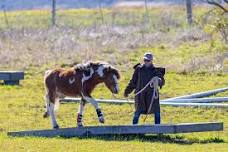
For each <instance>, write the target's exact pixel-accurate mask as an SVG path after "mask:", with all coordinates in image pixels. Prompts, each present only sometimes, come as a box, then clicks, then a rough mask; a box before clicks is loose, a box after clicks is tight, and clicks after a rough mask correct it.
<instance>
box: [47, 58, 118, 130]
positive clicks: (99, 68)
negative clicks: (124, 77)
mask: <svg viewBox="0 0 228 152" xmlns="http://www.w3.org/2000/svg"><path fill="white" fill-rule="evenodd" d="M119 78H120V74H119V72H118V70H117V69H115V68H114V67H113V66H111V65H109V64H107V63H103V62H96V63H92V62H89V63H86V64H77V65H76V66H75V67H72V68H70V69H55V70H48V71H46V72H45V77H44V83H45V88H46V95H45V100H46V112H45V113H44V118H46V117H48V116H49V115H50V116H51V122H52V126H53V128H54V129H57V128H59V126H58V124H57V121H56V118H55V106H56V105H57V104H58V101H59V99H60V98H63V97H65V96H70V97H76V96H80V97H81V102H80V105H79V111H78V115H77V125H78V126H82V115H83V111H84V106H85V103H86V102H90V103H91V104H92V105H93V106H94V107H95V108H96V112H97V116H98V119H99V122H100V123H104V116H103V113H102V112H101V109H100V108H99V105H98V103H97V101H96V100H94V99H93V98H92V97H91V92H92V91H93V90H94V88H95V87H96V86H97V85H98V84H99V83H103V82H104V84H105V85H106V87H107V88H108V89H109V90H110V91H111V92H112V93H114V94H117V93H118V91H119V87H118V79H119Z"/></svg>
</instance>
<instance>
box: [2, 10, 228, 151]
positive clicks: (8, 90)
mask: <svg viewBox="0 0 228 152" xmlns="http://www.w3.org/2000/svg"><path fill="white" fill-rule="evenodd" d="M184 11H185V10H184V9H183V8H181V7H178V9H177V8H175V7H174V8H170V9H163V8H155V9H151V10H150V12H149V15H150V21H149V23H147V24H145V23H144V19H145V18H144V15H145V14H144V11H143V9H139V8H134V9H124V10H111V9H107V10H104V23H102V21H101V19H100V14H99V10H64V11H59V14H58V19H59V20H58V26H57V27H56V28H51V27H50V21H49V16H47V15H48V14H49V12H48V11H38V10H34V11H17V12H9V13H8V20H9V25H10V27H9V28H8V27H7V26H6V24H5V22H4V19H3V14H1V13H0V18H1V19H0V69H3V70H10V69H13V70H16V69H17V70H18V69H19V70H24V71H25V73H26V76H25V80H23V81H22V83H21V85H20V86H4V85H0V151H111V150H112V151H167V152H169V151H183V152H187V151H199V152H201V151H219V152H220V151H221V152H225V151H228V109H217V108H183V107H179V108H177V107H167V106H163V107H162V123H180V122H202V121H221V122H224V131H223V132H207V133H190V134H176V135H160V136H157V135H146V136H100V137H92V138H70V139H68V138H60V137H59V138H51V139H49V138H35V137H33V138H31V137H27V138H26V137H25V138H13V137H8V136H7V132H8V131H15V130H28V129H46V128H51V124H50V120H49V119H43V118H42V115H43V112H44V110H45V109H44V100H43V95H44V87H43V73H44V71H45V70H47V69H49V68H54V67H69V66H71V65H72V64H74V63H78V62H82V61H86V60H105V61H107V62H109V63H111V64H113V65H114V66H116V67H118V68H119V69H120V71H121V75H122V78H121V80H120V88H121V92H120V94H119V95H118V97H120V98H123V90H124V88H125V86H126V84H127V82H128V81H129V79H130V77H131V73H132V72H133V69H132V66H133V65H134V64H135V63H137V62H140V60H141V59H140V58H141V56H142V55H143V54H144V52H146V51H147V50H152V52H153V53H154V55H155V64H156V65H159V66H164V67H166V68H167V74H166V77H165V78H166V85H165V87H164V88H163V89H162V90H161V98H168V97H174V96H178V95H184V94H189V93H193V92H199V91H206V90H210V89H215V88H220V87H226V86H228V75H227V74H226V68H227V67H228V66H227V64H228V62H227V60H226V58H225V57H224V56H225V55H226V54H227V49H228V46H227V44H226V43H224V41H223V40H222V39H221V37H220V36H219V33H217V34H216V35H213V38H212V36H211V35H210V33H207V32H205V31H204V29H203V27H202V26H201V25H199V24H197V23H195V24H194V25H193V26H192V27H189V26H188V25H187V24H186V23H185V16H184V15H183V13H184ZM207 11H208V9H207V8H204V9H202V8H201V9H200V8H196V9H195V16H196V17H195V18H196V20H200V18H201V17H202V15H203V14H204V13H205V12H207ZM93 96H94V97H96V98H112V95H111V93H110V92H109V91H108V90H107V89H106V88H105V87H104V86H103V85H100V86H99V87H98V88H97V89H96V91H95V92H94V93H93ZM218 96H228V93H222V94H219V95H218ZM101 107H102V110H103V112H104V114H105V118H106V125H118V124H130V123H131V119H132V115H133V111H132V109H131V107H130V106H129V105H127V104H126V105H107V104H101ZM77 109H78V104H73V103H71V104H64V105H60V109H59V111H58V113H57V120H58V122H59V125H60V126H61V127H74V126H76V113H77ZM84 122H85V125H99V124H98V120H97V117H96V114H95V109H94V108H93V107H92V106H91V105H90V104H87V105H86V109H85V117H84ZM151 122H153V119H152V117H149V118H148V119H147V121H146V122H140V123H151Z"/></svg>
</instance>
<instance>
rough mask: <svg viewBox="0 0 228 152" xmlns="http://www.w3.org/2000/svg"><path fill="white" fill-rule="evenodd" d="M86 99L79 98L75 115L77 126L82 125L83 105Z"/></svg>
mask: <svg viewBox="0 0 228 152" xmlns="http://www.w3.org/2000/svg"><path fill="white" fill-rule="evenodd" d="M85 103H86V101H85V100H83V99H82V100H81V102H80V104H79V110H78V115H77V125H78V127H82V126H83V121H82V118H83V112H84V106H85Z"/></svg>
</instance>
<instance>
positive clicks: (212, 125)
mask: <svg viewBox="0 0 228 152" xmlns="http://www.w3.org/2000/svg"><path fill="white" fill-rule="evenodd" d="M222 130H223V123H222V122H205V123H182V124H160V125H122V126H88V127H76V128H62V129H56V130H55V129H52V130H31V131H19V132H8V136H19V137H23V136H36V137H58V136H60V137H78V136H96V135H129V134H175V133H191V132H207V131H222Z"/></svg>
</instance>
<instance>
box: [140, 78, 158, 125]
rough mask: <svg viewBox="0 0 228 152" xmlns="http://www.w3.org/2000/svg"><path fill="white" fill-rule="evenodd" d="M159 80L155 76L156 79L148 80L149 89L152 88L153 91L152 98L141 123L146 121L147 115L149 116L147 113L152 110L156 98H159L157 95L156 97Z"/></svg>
mask: <svg viewBox="0 0 228 152" xmlns="http://www.w3.org/2000/svg"><path fill="white" fill-rule="evenodd" d="M159 79H160V78H159V77H157V76H156V77H153V78H152V79H151V80H150V87H151V88H154V90H153V95H152V98H151V101H150V106H149V108H148V110H147V114H146V117H145V118H144V120H143V122H145V121H146V119H147V116H148V114H149V112H150V110H151V108H152V105H153V103H154V100H155V99H158V97H159V95H158V86H159Z"/></svg>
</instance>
